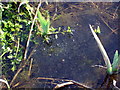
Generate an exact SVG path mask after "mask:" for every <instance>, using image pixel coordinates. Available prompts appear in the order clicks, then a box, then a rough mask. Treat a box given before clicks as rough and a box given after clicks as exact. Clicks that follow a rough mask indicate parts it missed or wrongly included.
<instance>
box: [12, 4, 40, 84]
mask: <svg viewBox="0 0 120 90" xmlns="http://www.w3.org/2000/svg"><path fill="white" fill-rule="evenodd" d="M40 6H41V2H40V3H39V4H38V7H37V10H36V14H35V17H34V19H33V22H32V25H31V29H30V32H29V36H28V40H27V44H26V50H25V53H24V58H23V61H25V60H26V58H27V53H28V49H29V43H30V38H31V35H32V31H33V26H34V23H35V20H36V18H37V12H38V10H39V8H40ZM27 60H28V59H27ZM25 65H26V63H25V64H24V65H23V66H22V67H21V68H20V69H18V71H17V73H16V74H15V76H14V77H13V79H12V81H11V82H10V86H11V85H12V83H13V81H14V80H15V79H16V77H17V75H18V74H19V73H20V71H21V70H22V69H23V68H24V67H25Z"/></svg>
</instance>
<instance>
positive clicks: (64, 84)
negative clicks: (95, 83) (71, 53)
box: [35, 77, 92, 89]
mask: <svg viewBox="0 0 120 90" xmlns="http://www.w3.org/2000/svg"><path fill="white" fill-rule="evenodd" d="M35 79H45V80H53V81H55V80H56V81H64V82H65V83H61V84H57V85H56V86H55V87H54V89H58V88H61V87H65V86H67V85H72V84H75V85H78V86H80V87H83V88H89V89H92V88H91V87H89V86H86V85H84V84H82V83H79V82H76V81H74V80H68V79H59V78H45V77H38V78H35Z"/></svg>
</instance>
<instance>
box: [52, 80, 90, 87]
mask: <svg viewBox="0 0 120 90" xmlns="http://www.w3.org/2000/svg"><path fill="white" fill-rule="evenodd" d="M73 84H76V85H78V86H80V87H83V88H86V89H92V88H91V87H89V86H86V85H84V84H82V83H79V82H76V81H73V80H70V81H69V82H65V83H61V84H57V85H56V86H55V87H54V89H58V88H61V87H65V86H67V85H73Z"/></svg>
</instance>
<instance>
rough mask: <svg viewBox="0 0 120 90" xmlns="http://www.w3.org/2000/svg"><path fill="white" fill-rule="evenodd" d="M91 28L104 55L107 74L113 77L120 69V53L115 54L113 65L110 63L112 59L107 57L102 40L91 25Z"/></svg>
mask: <svg viewBox="0 0 120 90" xmlns="http://www.w3.org/2000/svg"><path fill="white" fill-rule="evenodd" d="M89 26H90V29H91V32H92V34H93V36H94V38H95V40H96V42H97V44H98V47H99V49H100V51H101V53H102V56H103V59H104V61H105V64H106V66H107V72H108V74H110V75H111V74H115V73H117V72H118V69H119V64H120V55H119V56H118V51H117V50H116V52H115V54H114V58H113V63H112V64H111V63H110V59H109V57H108V55H107V52H106V51H105V49H104V47H103V45H102V43H101V41H100V39H99V38H98V36H97V35H96V33H95V31H94V30H93V28H92V26H91V25H89ZM95 30H97V31H99V28H97V29H95Z"/></svg>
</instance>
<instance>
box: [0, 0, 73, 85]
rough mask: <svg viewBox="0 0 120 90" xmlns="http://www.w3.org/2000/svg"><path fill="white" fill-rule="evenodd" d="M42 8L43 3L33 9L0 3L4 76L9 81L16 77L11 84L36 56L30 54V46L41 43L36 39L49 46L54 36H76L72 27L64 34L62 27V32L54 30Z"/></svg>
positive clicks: (13, 3) (0, 36)
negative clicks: (51, 36)
mask: <svg viewBox="0 0 120 90" xmlns="http://www.w3.org/2000/svg"><path fill="white" fill-rule="evenodd" d="M40 6H41V3H40V4H39V5H38V7H37V8H34V9H33V7H31V6H30V5H29V3H28V2H21V3H20V4H18V3H16V2H10V3H4V4H2V3H0V11H1V12H0V19H1V21H0V26H2V29H0V40H1V42H0V45H1V47H2V49H1V55H0V59H1V61H2V70H3V74H4V75H6V77H8V76H9V73H12V74H13V75H15V76H14V78H13V80H12V81H11V84H12V83H13V81H14V80H15V78H16V76H17V75H18V74H19V72H20V71H21V70H22V69H21V68H20V69H18V67H22V68H23V67H24V66H25V65H26V63H27V62H28V61H29V59H30V56H31V53H33V52H32V51H29V47H30V44H29V43H30V42H33V43H34V45H36V44H37V43H38V42H37V40H36V39H37V38H38V37H39V36H40V37H41V38H43V41H47V42H48V43H49V40H50V38H49V37H50V35H51V34H53V35H55V36H56V35H57V34H58V33H62V34H65V33H66V32H67V33H72V31H71V29H70V27H68V30H66V31H61V29H60V27H59V29H57V28H56V29H55V28H53V27H52V26H51V24H50V23H51V22H50V15H49V14H47V19H45V17H46V16H43V15H42V14H41V12H40V11H39V10H40V9H39V8H40ZM33 11H34V12H33ZM46 12H47V13H49V12H48V11H46ZM35 13H36V14H35ZM28 52H30V55H28ZM24 61H25V63H24ZM21 65H23V66H21ZM15 72H17V73H15ZM12 77H13V76H12ZM11 84H10V86H11Z"/></svg>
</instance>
